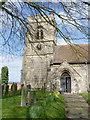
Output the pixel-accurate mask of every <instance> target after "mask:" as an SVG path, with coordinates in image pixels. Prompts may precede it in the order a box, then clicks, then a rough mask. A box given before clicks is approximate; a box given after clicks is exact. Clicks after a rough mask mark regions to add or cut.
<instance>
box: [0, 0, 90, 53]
mask: <svg viewBox="0 0 90 120" xmlns="http://www.w3.org/2000/svg"><path fill="white" fill-rule="evenodd" d="M16 1H17V3H16V2H15V3H14V2H12V1H11V0H10V1H9V2H8V1H7V0H5V1H4V2H2V0H1V4H0V6H1V7H2V18H1V22H2V26H3V27H4V29H3V30H2V32H1V35H2V38H3V40H4V42H3V46H9V50H10V52H11V51H12V50H13V51H16V49H17V52H18V51H20V50H21V49H22V48H24V47H22V46H23V45H24V40H25V32H26V31H27V32H29V33H30V35H31V36H32V38H34V37H33V32H31V30H30V29H32V26H31V24H30V23H29V26H30V29H28V27H27V16H28V15H31V16H32V17H34V15H35V14H39V16H42V17H43V18H44V19H45V20H46V21H47V22H48V23H49V24H50V25H52V26H54V27H55V28H56V30H57V32H58V35H57V36H58V37H59V38H61V37H62V38H63V39H64V40H65V41H66V42H67V43H68V44H69V45H70V46H73V44H75V43H74V42H73V41H77V40H78V41H79V40H85V41H86V40H87V38H88V29H89V26H88V25H86V23H87V21H88V19H89V18H88V6H90V4H89V2H84V0H79V1H78V2H73V0H71V1H70V2H60V1H57V3H54V2H28V1H27V0H26V1H25V0H22V2H19V0H16ZM61 9H62V11H63V14H61V13H60V11H61ZM50 12H52V13H53V14H54V15H55V16H56V17H57V18H58V20H59V21H61V22H60V23H57V24H56V25H55V24H53V22H52V21H51V20H50V19H49V18H48V13H50ZM3 16H4V17H5V16H6V20H7V22H6V21H5V19H4V18H3ZM36 21H37V19H36ZM37 22H38V21H37ZM7 23H8V24H7ZM5 28H6V29H7V28H9V30H10V32H8V35H7V36H5V35H4V34H6V33H7V32H6V31H7V30H6V29H5ZM76 31H79V32H80V33H81V34H82V35H80V36H79V37H77V35H73V34H75V32H76ZM76 34H77V32H76ZM13 38H15V39H13ZM17 40H18V41H17ZM16 41H17V42H16ZM28 41H29V42H30V40H29V39H28ZM17 43H19V44H18V45H17ZM73 48H74V46H73ZM74 49H75V48H74ZM75 51H77V50H75Z"/></svg>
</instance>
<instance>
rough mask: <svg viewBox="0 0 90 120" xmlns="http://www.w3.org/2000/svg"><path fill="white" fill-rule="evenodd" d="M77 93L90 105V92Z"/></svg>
mask: <svg viewBox="0 0 90 120" xmlns="http://www.w3.org/2000/svg"><path fill="white" fill-rule="evenodd" d="M79 95H82V96H83V98H84V99H85V100H86V102H87V103H88V104H89V105H90V93H79Z"/></svg>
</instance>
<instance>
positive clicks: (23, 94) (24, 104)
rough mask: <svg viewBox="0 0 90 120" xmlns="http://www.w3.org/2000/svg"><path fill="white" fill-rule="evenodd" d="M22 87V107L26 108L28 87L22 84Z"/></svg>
mask: <svg viewBox="0 0 90 120" xmlns="http://www.w3.org/2000/svg"><path fill="white" fill-rule="evenodd" d="M21 87H22V93H21V106H26V87H25V85H24V84H22V85H21Z"/></svg>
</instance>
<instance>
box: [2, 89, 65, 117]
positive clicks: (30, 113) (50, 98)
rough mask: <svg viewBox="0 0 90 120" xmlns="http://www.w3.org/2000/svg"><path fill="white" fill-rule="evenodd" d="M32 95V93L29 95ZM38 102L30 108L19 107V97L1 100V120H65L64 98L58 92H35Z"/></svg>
mask: <svg viewBox="0 0 90 120" xmlns="http://www.w3.org/2000/svg"><path fill="white" fill-rule="evenodd" d="M31 94H32V95H33V92H32V93H31ZM36 99H37V100H38V101H37V102H36V103H35V104H32V105H31V106H24V107H20V106H17V105H20V104H21V95H20V94H19V95H15V96H11V97H6V98H3V99H2V117H3V118H63V119H65V102H64V98H63V97H62V96H61V95H60V94H58V92H56V93H53V92H48V91H47V92H46V93H44V94H43V96H42V93H41V91H36Z"/></svg>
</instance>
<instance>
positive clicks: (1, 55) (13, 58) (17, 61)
mask: <svg viewBox="0 0 90 120" xmlns="http://www.w3.org/2000/svg"><path fill="white" fill-rule="evenodd" d="M58 13H59V14H60V15H65V13H64V12H63V11H62V9H61V11H58ZM27 15H28V14H27ZM54 17H55V20H56V23H58V24H60V25H61V21H60V19H59V18H58V17H57V16H56V15H55V16H54ZM4 19H5V16H4ZM65 26H66V27H68V28H69V27H71V26H69V25H68V23H65ZM2 27H3V26H1V24H0V29H2ZM9 27H10V25H8V29H6V30H5V31H6V34H5V36H6V37H8V35H9V32H10V31H9ZM69 29H70V30H71V28H69ZM63 30H64V32H65V29H63ZM71 32H72V33H73V34H74V37H76V36H77V37H78V36H83V35H82V34H81V33H80V32H77V31H76V28H72V30H71ZM17 34H18V35H19V33H17ZM22 36H23V35H22ZM83 37H84V36H83ZM11 39H12V40H13V41H15V46H16V47H17V49H19V48H20V49H21V48H24V41H23V43H22V44H23V46H20V45H19V43H18V38H17V37H16V36H13V37H12V38H11ZM22 39H23V40H24V39H25V36H23V38H22ZM72 42H73V43H75V42H76V41H72ZM77 42H78V44H80V43H81V44H82V43H86V42H84V41H82V40H81V41H77ZM2 43H3V40H2V37H1V36H0V76H1V68H2V67H3V66H7V67H8V70H9V82H20V80H21V69H22V54H23V52H24V51H23V49H22V51H21V53H20V55H13V54H12V53H13V52H14V51H12V53H8V52H7V51H8V50H9V48H8V46H5V48H2V47H1V45H2ZM10 44H11V43H10ZM13 44H14V43H13V42H12V45H13ZM66 44H67V43H66V42H65V41H64V39H63V38H62V37H59V38H58V37H57V45H66ZM15 46H14V47H15ZM1 48H2V49H4V51H2V50H1ZM6 48H7V49H6ZM18 51H19V50H18Z"/></svg>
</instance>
